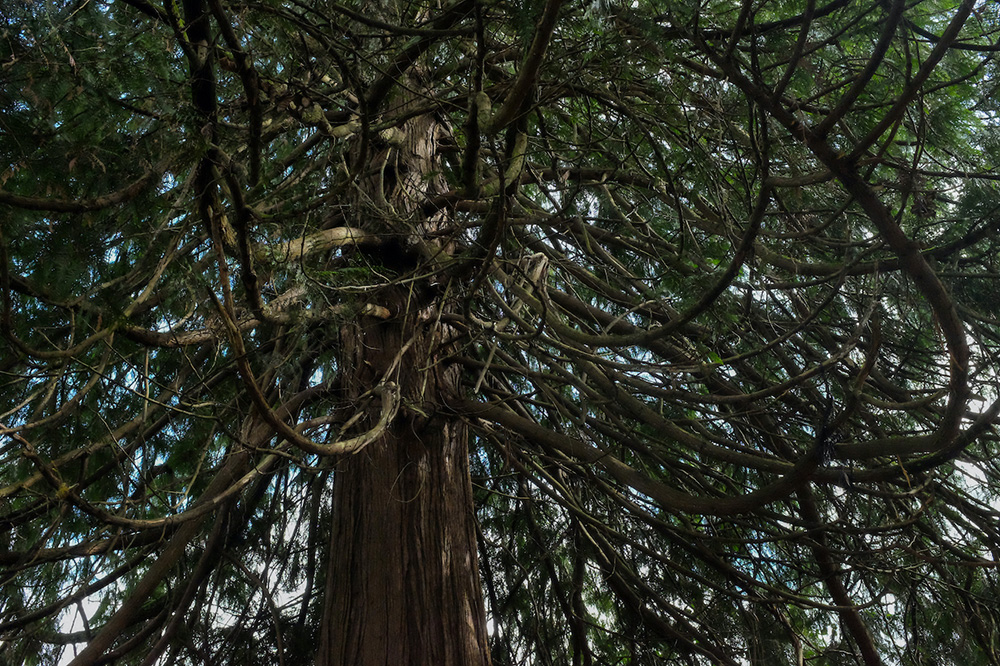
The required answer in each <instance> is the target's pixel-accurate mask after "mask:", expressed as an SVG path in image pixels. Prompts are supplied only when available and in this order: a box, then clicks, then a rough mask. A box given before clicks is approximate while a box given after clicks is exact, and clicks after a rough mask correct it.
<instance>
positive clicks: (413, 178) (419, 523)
mask: <svg viewBox="0 0 1000 666" xmlns="http://www.w3.org/2000/svg"><path fill="white" fill-rule="evenodd" d="M444 131H445V129H444V128H442V127H440V126H439V123H438V121H437V120H436V119H435V118H434V117H433V116H421V117H417V118H414V119H411V120H409V121H407V122H406V124H405V125H404V126H403V133H402V134H403V137H402V141H401V142H400V141H399V140H398V138H397V140H396V141H394V145H393V146H390V147H387V148H385V149H384V150H383V152H382V154H381V155H374V156H373V158H374V160H373V161H374V162H375V163H382V164H385V165H386V166H385V168H384V169H383V172H382V173H381V174H380V177H379V178H377V182H378V186H377V187H378V188H379V189H380V191H378V192H375V191H372V192H369V193H366V194H367V196H366V197H365V198H366V199H367V200H368V201H375V202H378V201H380V200H381V201H384V202H387V203H388V204H389V211H391V213H392V214H393V216H394V217H395V221H394V222H392V223H389V222H387V226H396V228H397V229H398V226H397V225H399V223H400V222H401V221H402V222H405V223H406V224H407V225H408V226H409V228H410V229H412V233H415V234H421V233H426V232H428V231H433V230H435V229H436V228H438V227H439V226H440V224H441V220H440V219H434V220H426V219H420V217H419V206H420V204H421V203H422V202H424V201H426V199H427V197H428V196H429V195H431V196H432V195H433V194H434V193H435V191H436V190H440V189H443V188H444V183H442V182H440V176H439V175H435V174H439V173H440V169H439V167H438V158H437V154H436V152H437V151H436V148H437V142H438V139H439V138H440V137H441V135H442V133H443V132H444ZM373 230H375V231H383V230H384V228H383V229H373ZM434 291H435V290H434V289H433V288H423V289H422V288H420V287H417V288H414V289H410V287H409V286H405V285H399V286H392V287H388V288H386V289H385V290H384V291H383V293H382V294H380V297H379V299H378V303H377V304H378V305H382V306H384V307H386V308H387V309H388V310H389V312H391V313H392V315H391V316H390V317H389V318H388V319H385V320H382V319H376V318H374V317H362V318H360V319H359V320H358V321H356V322H355V323H353V324H351V325H348V326H346V327H345V328H344V329H343V330H342V332H341V335H342V351H343V355H342V357H341V367H340V372H341V377H342V379H343V384H344V391H345V396H344V397H345V399H346V400H348V401H354V400H356V399H358V398H359V397H360V396H361V395H362V394H363V393H364V392H365V391H367V390H369V389H371V388H372V387H374V386H376V385H378V384H379V383H380V382H382V381H385V380H389V381H393V382H395V383H396V384H397V385H398V386H399V387H400V392H401V399H402V407H401V408H400V411H399V414H398V416H397V417H396V420H395V422H394V423H393V424H392V425H391V427H390V428H389V429H388V431H387V432H386V433H385V434H384V435H383V436H382V437H381V438H380V439H378V440H377V441H375V442H373V443H372V444H370V445H368V447H366V448H365V449H364V450H363V451H361V452H360V453H359V454H357V455H355V456H352V457H349V458H346V459H344V460H342V461H341V462H340V463H339V464H338V466H337V468H336V471H335V473H334V499H333V528H332V536H331V541H330V554H329V560H328V570H327V584H326V592H325V594H326V596H325V601H324V617H323V623H322V628H321V634H320V645H319V653H318V656H317V660H316V663H317V665H318V666H417V665H421V666H449V665H455V666H486V665H488V664H489V663H490V657H489V650H488V646H487V632H486V618H485V611H484V607H483V601H482V593H481V589H480V585H479V568H478V560H477V549H476V530H475V523H474V516H473V501H472V484H471V480H470V477H469V451H468V435H467V431H466V427H465V425H464V424H463V423H462V422H461V421H460V420H458V419H455V418H454V417H452V416H451V415H448V414H446V413H445V412H443V411H440V410H438V409H437V406H440V405H442V404H444V402H445V401H444V399H443V397H444V396H445V395H446V394H448V393H454V392H455V391H457V390H458V385H459V380H460V373H459V369H458V368H457V367H456V366H454V365H449V364H447V363H446V362H442V359H443V358H445V357H446V355H447V353H448V352H449V351H450V349H449V342H448V341H447V339H446V337H447V336H448V335H451V334H452V332H451V331H450V329H449V328H448V327H447V326H444V325H442V324H441V323H440V320H439V313H440V312H441V310H442V309H443V308H444V307H445V306H444V305H443V304H442V303H439V302H436V300H435V298H436V297H435V296H433V295H428V294H429V293H432V292H434ZM378 412H379V407H378V405H374V406H373V407H372V408H371V418H372V423H374V422H375V420H377V417H378ZM359 427H361V426H360V425H359Z"/></svg>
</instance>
